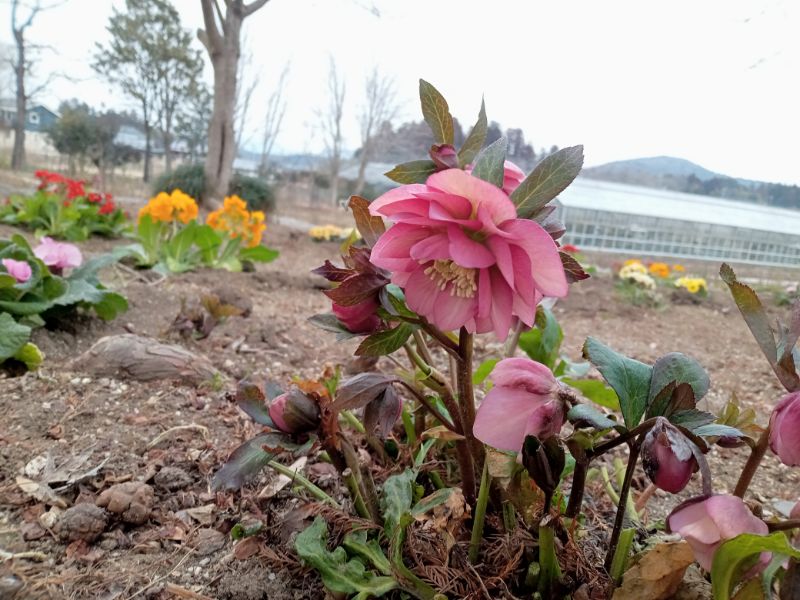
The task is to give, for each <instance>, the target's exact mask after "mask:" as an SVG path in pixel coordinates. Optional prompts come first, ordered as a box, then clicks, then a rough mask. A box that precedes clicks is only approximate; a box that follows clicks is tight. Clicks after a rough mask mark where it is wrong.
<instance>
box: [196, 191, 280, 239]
mask: <svg viewBox="0 0 800 600" xmlns="http://www.w3.org/2000/svg"><path fill="white" fill-rule="evenodd" d="M265 220H266V215H265V214H264V213H263V212H262V211H260V210H254V211H253V212H250V211H248V210H247V203H246V202H245V201H244V200H242V199H241V198H239V196H228V197H227V198H225V200H224V201H223V203H222V208H219V209H217V210H215V211H213V212H211V213H210V214H209V215H208V217H206V224H207V225H208V226H209V227H211V228H212V229H214V230H215V231H219V232H222V233H227V234H228V236H229V237H230V238H237V237H238V238H241V239H242V243H244V244H245V245H246V246H248V247H249V248H252V247H254V246H258V245H259V244H260V243H261V237H262V235H263V234H264V230H265V229H266V228H267V226H266V224H265V223H264V221H265Z"/></svg>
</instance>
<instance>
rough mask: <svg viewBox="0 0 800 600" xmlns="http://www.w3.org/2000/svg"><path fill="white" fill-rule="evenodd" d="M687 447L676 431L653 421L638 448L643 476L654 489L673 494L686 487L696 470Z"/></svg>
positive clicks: (664, 422)
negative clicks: (644, 474)
mask: <svg viewBox="0 0 800 600" xmlns="http://www.w3.org/2000/svg"><path fill="white" fill-rule="evenodd" d="M690 444H691V442H690V441H689V440H687V439H686V437H685V436H684V435H683V434H682V433H681V432H680V431H679V430H678V428H677V427H675V426H674V425H672V424H671V423H670V422H669V421H667V420H666V419H665V418H663V417H658V418H657V420H656V424H655V425H654V426H653V428H652V429H650V431H648V432H647V435H646V436H645V439H644V444H643V446H642V465H643V466H644V472H645V473H647V476H648V477H649V478H650V481H652V482H653V483H654V484H655V485H656V487H658V488H660V489H662V490H664V491H665V492H671V493H673V494H677V493H678V492H680V491H681V490H682V489H683V488H685V487H686V484H687V483H689V479H691V477H692V473H694V472H695V471H697V468H698V467H697V460H696V459H695V457H694V454H693V453H692V447H691V445H690Z"/></svg>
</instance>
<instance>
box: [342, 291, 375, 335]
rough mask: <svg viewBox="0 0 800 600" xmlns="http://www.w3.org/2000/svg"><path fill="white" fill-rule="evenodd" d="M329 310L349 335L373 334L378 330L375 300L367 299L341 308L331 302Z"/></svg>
mask: <svg viewBox="0 0 800 600" xmlns="http://www.w3.org/2000/svg"><path fill="white" fill-rule="evenodd" d="M331 309H332V310H333V314H334V315H336V318H337V319H339V320H340V321H341V322H342V325H344V326H345V327H346V328H347V329H348V330H349V331H350V332H351V333H374V332H375V331H377V330H378V329H380V326H381V318H380V317H379V316H378V314H377V313H376V311H377V310H378V303H377V302H376V301H375V298H367V299H366V300H364V301H363V302H359V303H358V304H354V305H353V306H342V305H341V304H337V303H336V302H333V303H332V307H331Z"/></svg>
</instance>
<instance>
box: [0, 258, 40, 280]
mask: <svg viewBox="0 0 800 600" xmlns="http://www.w3.org/2000/svg"><path fill="white" fill-rule="evenodd" d="M0 262H2V263H3V266H4V267H5V269H6V271H7V272H8V274H9V275H11V276H12V277H13V278H14V279H16V280H17V283H25V282H26V281H28V280H29V279H30V278H31V275H32V274H33V272H32V271H31V266H30V265H29V264H28V263H26V262H25V261H24V260H14V259H13V258H4V259H3V260H2V261H0Z"/></svg>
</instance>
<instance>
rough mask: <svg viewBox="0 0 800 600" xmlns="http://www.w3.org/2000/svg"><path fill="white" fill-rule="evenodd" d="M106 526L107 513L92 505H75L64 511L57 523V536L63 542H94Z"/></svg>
mask: <svg viewBox="0 0 800 600" xmlns="http://www.w3.org/2000/svg"><path fill="white" fill-rule="evenodd" d="M107 524H108V513H106V511H104V510H103V509H102V508H100V507H99V506H95V505H94V504H88V503H84V504H77V505H75V506H73V507H71V508H68V509H67V510H65V511H64V514H63V515H62V516H61V520H60V521H59V522H58V525H57V529H58V536H59V537H60V538H61V541H63V542H75V541H78V540H81V541H84V542H93V541H95V540H96V539H97V538H98V537H99V536H100V534H101V533H103V531H104V530H105V528H106V525H107Z"/></svg>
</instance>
